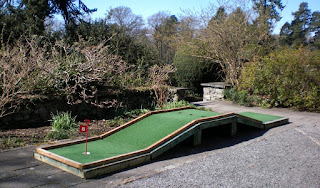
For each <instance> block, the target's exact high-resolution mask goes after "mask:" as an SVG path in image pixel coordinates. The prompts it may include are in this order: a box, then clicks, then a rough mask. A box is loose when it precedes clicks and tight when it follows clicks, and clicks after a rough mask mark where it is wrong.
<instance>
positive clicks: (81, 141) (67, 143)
mask: <svg viewBox="0 0 320 188" xmlns="http://www.w3.org/2000/svg"><path fill="white" fill-rule="evenodd" d="M99 139H100V136H94V137H90V138H88V142H91V141H95V140H99ZM85 142H86V139H79V140H74V141H68V142H65V143H57V144H54V145H50V146H41V147H38V148H42V149H55V148H60V147H65V146H70V145H74V144H81V143H85Z"/></svg>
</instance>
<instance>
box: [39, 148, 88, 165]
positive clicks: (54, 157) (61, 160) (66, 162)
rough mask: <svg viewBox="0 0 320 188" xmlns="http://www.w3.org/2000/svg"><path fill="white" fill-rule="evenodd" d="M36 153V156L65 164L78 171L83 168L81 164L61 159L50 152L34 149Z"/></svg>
mask: <svg viewBox="0 0 320 188" xmlns="http://www.w3.org/2000/svg"><path fill="white" fill-rule="evenodd" d="M36 152H37V153H38V154H41V155H44V156H46V157H49V158H51V159H54V160H56V161H59V162H62V163H64V164H67V165H69V166H73V167H75V168H78V169H82V168H83V164H81V163H78V162H76V161H73V160H70V159H68V158H65V157H62V156H60V155H56V154H54V153H52V152H49V151H47V150H45V149H42V148H36Z"/></svg>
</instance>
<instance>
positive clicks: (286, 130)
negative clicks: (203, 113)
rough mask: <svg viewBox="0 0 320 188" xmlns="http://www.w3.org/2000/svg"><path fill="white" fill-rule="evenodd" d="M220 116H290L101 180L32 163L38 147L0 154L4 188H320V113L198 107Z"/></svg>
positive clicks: (210, 135) (216, 131) (209, 134)
mask: <svg viewBox="0 0 320 188" xmlns="http://www.w3.org/2000/svg"><path fill="white" fill-rule="evenodd" d="M197 105H201V106H205V107H209V108H212V109H213V110H214V111H216V112H220V113H226V112H236V113H237V112H247V111H249V112H260V113H266V114H273V115H278V116H283V117H288V118H289V120H290V124H287V125H284V126H280V127H275V128H272V129H270V130H259V129H255V128H247V127H240V130H239V133H238V135H237V136H236V137H231V136H229V132H228V131H226V130H225V129H223V128H219V127H217V128H212V129H208V130H206V131H204V132H203V140H202V144H201V145H199V146H197V147H192V144H191V143H189V142H188V140H187V141H186V142H184V143H181V144H179V145H177V147H175V148H173V149H171V150H169V151H168V152H166V153H165V154H163V155H162V156H160V157H159V158H158V159H157V160H156V161H153V162H152V163H149V164H145V165H141V166H139V167H136V168H132V169H129V170H125V171H121V172H117V173H114V174H110V175H107V176H105V177H101V178H98V179H90V180H83V179H81V178H78V177H76V176H74V175H72V174H69V173H66V172H63V171H61V170H59V169H57V168H54V167H51V166H49V165H46V164H44V163H41V162H39V161H36V160H34V159H33V158H32V152H33V151H34V147H28V148H23V149H18V150H9V151H5V152H0V187H308V188H312V187H315V188H319V187H320V114H319V113H309V112H297V111H293V110H288V109H262V108H258V107H243V106H239V105H234V104H232V103H230V102H226V101H216V102H214V103H203V102H201V103H197Z"/></svg>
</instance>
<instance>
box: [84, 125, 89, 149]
mask: <svg viewBox="0 0 320 188" xmlns="http://www.w3.org/2000/svg"><path fill="white" fill-rule="evenodd" d="M84 122H85V123H86V152H85V153H84V154H85V155H89V154H90V153H89V152H88V129H89V123H90V120H88V119H85V120H84Z"/></svg>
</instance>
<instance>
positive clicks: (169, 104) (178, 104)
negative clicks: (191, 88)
mask: <svg viewBox="0 0 320 188" xmlns="http://www.w3.org/2000/svg"><path fill="white" fill-rule="evenodd" d="M185 106H191V107H195V106H194V105H192V104H190V103H189V102H187V101H184V100H181V101H173V102H166V103H164V104H163V105H162V106H158V107H156V110H167V109H173V108H180V107H185Z"/></svg>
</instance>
